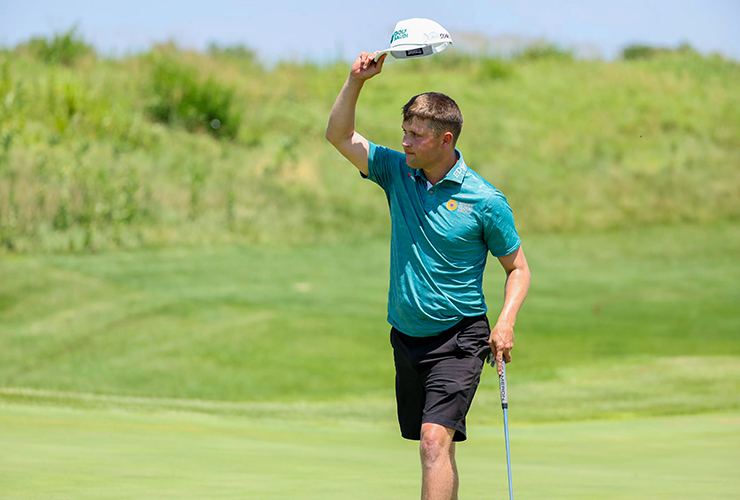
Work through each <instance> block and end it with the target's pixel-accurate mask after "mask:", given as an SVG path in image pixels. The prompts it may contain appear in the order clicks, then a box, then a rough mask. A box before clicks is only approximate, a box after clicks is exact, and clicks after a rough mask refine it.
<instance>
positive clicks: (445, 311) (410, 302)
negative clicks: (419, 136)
mask: <svg viewBox="0 0 740 500" xmlns="http://www.w3.org/2000/svg"><path fill="white" fill-rule="evenodd" d="M456 152H457V154H458V158H459V159H458V161H457V163H456V164H455V166H454V167H453V168H452V169H451V170H450V171H449V172H448V173H447V175H446V176H445V177H444V179H442V180H441V181H440V182H438V183H437V184H436V185H434V186H431V185H430V184H429V182H428V181H427V179H426V177H425V176H424V172H423V171H422V170H417V169H413V168H411V167H409V166H408V165H407V164H406V155H404V154H403V153H399V152H397V151H392V150H390V149H388V148H385V147H383V146H376V145H375V144H372V143H370V153H369V157H368V169H369V175H368V179H370V180H371V181H373V182H375V183H376V184H378V185H379V186H380V187H382V188H383V190H384V191H385V194H386V197H387V198H388V206H389V207H390V212H391V268H390V287H389V291H388V322H389V323H390V324H391V325H392V326H394V327H396V329H398V330H400V331H401V332H403V333H405V334H406V335H411V336H414V337H430V336H433V335H437V334H439V333H441V332H443V331H444V330H446V329H448V328H450V327H451V326H454V325H455V324H456V323H458V322H459V321H460V320H462V319H463V318H464V317H468V316H478V315H481V314H485V313H486V311H487V308H486V303H485V298H484V297H483V270H484V269H485V266H486V258H487V256H488V252H491V254H493V255H494V256H495V257H503V256H504V255H509V254H510V253H511V252H513V251H514V250H516V249H517V248H519V245H520V243H521V241H520V239H519V235H518V234H517V231H516V226H515V225H514V216H513V214H512V212H511V207H509V203H508V201H507V200H506V197H505V196H504V195H503V194H502V193H501V192H500V191H499V190H497V189H496V188H494V187H493V186H492V185H491V184H489V183H488V182H487V181H486V180H485V179H483V177H481V176H480V175H478V174H477V173H476V172H474V171H473V170H471V169H470V168H468V166H467V165H466V164H465V161H464V160H463V156H462V154H461V153H460V151H458V150H456Z"/></svg>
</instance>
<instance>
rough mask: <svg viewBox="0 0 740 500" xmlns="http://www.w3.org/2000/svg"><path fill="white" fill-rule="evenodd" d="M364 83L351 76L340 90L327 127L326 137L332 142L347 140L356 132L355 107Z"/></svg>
mask: <svg viewBox="0 0 740 500" xmlns="http://www.w3.org/2000/svg"><path fill="white" fill-rule="evenodd" d="M363 83H364V82H362V81H359V80H357V79H355V78H352V76H350V77H349V78H347V81H346V82H345V83H344V86H343V87H342V90H341V92H339V96H338V97H337V100H336V101H335V102H334V106H333V107H332V108H331V115H330V116H329V124H328V125H327V127H326V139H327V140H328V141H329V142H331V143H332V144H335V145H336V144H338V143H341V142H342V141H346V140H348V139H350V138H351V137H352V134H354V132H355V109H356V108H357V100H358V99H359V97H360V91H361V90H362V86H363Z"/></svg>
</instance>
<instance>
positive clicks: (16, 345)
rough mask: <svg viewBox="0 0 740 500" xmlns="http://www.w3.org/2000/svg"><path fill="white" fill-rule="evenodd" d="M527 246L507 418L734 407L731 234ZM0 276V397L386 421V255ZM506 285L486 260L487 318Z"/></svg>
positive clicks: (110, 262)
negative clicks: (266, 408) (182, 402)
mask: <svg viewBox="0 0 740 500" xmlns="http://www.w3.org/2000/svg"><path fill="white" fill-rule="evenodd" d="M524 236H525V238H524V241H525V247H524V248H525V250H526V252H527V255H528V258H529V261H530V265H531V267H532V270H533V276H534V279H533V285H532V290H531V292H530V298H529V299H528V301H527V303H526V305H525V308H524V310H523V311H522V313H521V315H520V320H519V322H518V323H517V329H516V331H517V345H516V348H515V362H514V363H513V364H512V365H511V366H510V373H511V379H512V380H511V385H512V393H513V394H519V395H520V397H522V398H523V399H522V401H521V402H520V411H519V413H518V417H516V418H521V419H523V420H528V421H538V420H559V419H580V418H604V417H614V416H620V415H621V416H625V415H648V416H649V415H661V414H681V413H685V412H695V411H717V410H729V409H737V408H738V406H740V400H739V399H738V398H737V397H736V396H737V394H740V391H739V390H738V389H739V388H740V371H739V370H738V359H739V357H740V343H738V341H737V332H738V331H740V315H738V314H737V307H736V305H737V303H738V300H739V299H740V297H738V289H737V286H736V283H737V282H738V280H740V275H738V267H737V265H736V262H737V256H738V249H739V248H740V228H739V227H738V226H737V225H731V224H730V225H727V224H725V225H718V226H714V227H696V226H689V227H662V228H651V229H639V230H635V231H632V232H620V233H600V234H580V235H571V236H570V237H567V238H564V237H556V236H533V237H527V236H526V235H524ZM0 272H2V274H3V275H4V276H5V277H6V279H4V280H3V281H2V283H0V305H1V306H2V307H1V308H0V311H2V312H1V313H0V314H1V316H0V317H1V318H2V321H0V385H1V386H4V387H8V388H24V389H36V390H52V391H62V392H72V393H92V394H101V395H113V396H132V397H155V398H184V399H199V400H209V401H210V400H217V401H232V402H266V401H267V402H273V403H286V402H292V401H295V400H300V401H317V402H322V401H323V402H332V401H337V400H338V401H339V402H342V401H345V402H352V401H357V400H362V401H368V402H373V405H371V407H377V408H378V410H377V412H374V411H369V413H370V414H373V413H377V414H380V415H387V414H388V412H389V411H390V412H392V407H391V405H390V402H391V401H392V392H391V391H392V379H393V372H392V362H391V358H390V348H389V345H388V326H387V324H386V322H385V304H386V294H387V272H388V248H387V241H369V242H366V243H364V244H359V243H358V244H356V245H354V246H345V245H331V244H326V245H304V246H301V247H240V246H214V247H210V248H180V249H163V250H156V251H136V252H115V253H107V254H102V255H65V256H33V257H31V256H14V257H9V258H6V259H4V260H3V261H2V262H0ZM502 282H503V276H502V271H501V270H500V269H499V268H498V266H497V264H496V262H495V261H493V262H491V263H490V265H489V269H488V271H487V275H486V278H485V288H484V289H485V292H486V295H487V297H488V303H489V306H490V308H491V310H492V311H493V312H492V316H493V317H494V318H495V315H496V312H495V311H496V308H497V305H498V304H500V302H501V300H502V298H501V292H502ZM566 382H567V383H566ZM661 394H662V395H665V396H661ZM638 395H639V396H640V397H639V398H638V397H637V396H638ZM668 395H670V396H668ZM733 395H734V396H733ZM2 397H6V396H2ZM7 397H10V396H7ZM13 397H15V396H13ZM24 397H25V396H24ZM496 397H497V392H496V384H495V380H493V379H491V380H484V382H483V384H482V386H481V398H480V400H481V401H489V402H495V399H496ZM512 397H513V398H514V397H515V396H512ZM636 400H638V401H639V404H635V401H636ZM543 405H544V406H546V407H547V408H549V410H548V411H546V412H543V411H542V408H543ZM340 411H341V408H340Z"/></svg>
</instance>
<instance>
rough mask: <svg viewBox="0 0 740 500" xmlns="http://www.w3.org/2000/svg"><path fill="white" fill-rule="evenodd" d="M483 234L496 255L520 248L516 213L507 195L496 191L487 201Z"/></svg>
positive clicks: (500, 255)
mask: <svg viewBox="0 0 740 500" xmlns="http://www.w3.org/2000/svg"><path fill="white" fill-rule="evenodd" d="M483 235H484V238H485V240H486V245H487V246H488V250H489V251H490V252H491V254H492V255H493V256H494V257H504V256H505V255H509V254H510V253H511V252H513V251H514V250H516V249H517V248H519V245H520V244H521V240H520V239H519V233H517V230H516V225H515V224H514V214H513V213H512V211H511V207H510V206H509V202H508V201H507V200H506V197H505V196H504V195H503V194H502V193H501V192H500V191H496V192H495V193H494V195H493V196H492V197H491V199H490V200H489V202H488V203H487V206H486V210H485V212H484V220H483Z"/></svg>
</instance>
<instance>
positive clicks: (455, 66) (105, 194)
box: [0, 34, 740, 252]
mask: <svg viewBox="0 0 740 500" xmlns="http://www.w3.org/2000/svg"><path fill="white" fill-rule="evenodd" d="M66 36H67V37H71V39H72V41H69V40H68V41H67V42H65V43H66V45H65V44H64V43H62V42H63V41H64V40H62V41H58V40H56V39H55V40H54V41H43V43H42V42H40V41H38V40H37V41H36V43H29V44H27V45H23V46H19V47H16V48H14V49H12V50H5V51H2V52H0V137H1V138H2V140H1V141H0V146H1V147H0V247H1V248H4V249H5V250H11V251H16V252H37V251H42V252H49V251H52V252H55V251H65V252H66V251H78V250H99V249H104V248H115V247H123V248H135V247H142V246H144V247H148V246H152V245H163V244H164V245H173V244H182V243H186V244H188V243H194V244H199V243H203V242H213V241H222V242H227V241H239V242H244V243H260V242H273V243H283V242H293V243H295V242H308V241H314V242H316V241H330V240H342V241H348V240H357V239H358V238H363V237H368V236H370V237H372V236H376V235H380V234H385V233H386V232H387V226H388V220H387V209H386V207H385V204H384V202H383V195H382V193H381V192H380V190H379V189H377V188H376V187H374V186H372V185H370V184H369V183H363V182H361V181H360V179H359V177H358V176H357V175H356V174H355V173H354V169H353V168H352V167H351V165H349V164H348V163H347V162H346V161H344V160H343V159H342V158H341V157H340V156H339V155H338V154H337V153H336V152H334V151H333V149H332V148H331V146H329V144H328V143H326V141H325V140H324V139H323V133H324V129H325V126H326V121H327V118H328V114H329V110H330V109H331V105H332V103H333V101H334V99H335V97H336V95H337V93H338V92H339V89H340V88H341V85H342V83H343V81H344V80H345V78H346V76H347V72H348V66H347V65H346V64H344V63H342V64H336V65H327V66H317V65H313V64H309V63H288V62H285V63H281V64H278V65H276V66H275V67H273V68H265V67H263V66H261V65H260V64H259V63H258V61H257V60H256V59H255V57H254V54H252V53H251V52H249V51H248V50H245V49H235V48H231V49H228V48H218V47H213V48H212V50H211V51H210V52H209V53H207V54H199V53H192V52H184V51H180V50H178V49H177V48H176V47H173V46H162V47H157V48H154V49H152V50H151V52H149V53H147V54H142V55H136V56H130V57H126V58H122V59H116V60H108V59H102V58H97V57H96V56H95V54H94V51H92V49H91V48H90V50H86V49H85V45H84V42H82V41H79V40H78V41H77V43H78V44H82V45H81V46H80V47H81V48H78V49H75V50H76V52H75V50H73V49H70V48H68V47H69V46H72V47H74V45H73V41H74V36H73V34H67V35H66ZM57 38H60V37H59V36H58V37H57ZM62 38H63V37H62ZM55 43H56V44H57V45H58V46H59V47H61V48H59V47H57V45H55ZM54 47H57V48H56V49H55V48H54ZM65 47H66V48H65ZM55 51H56V52H55ZM65 51H66V52H65ZM57 52H59V53H61V55H59V54H57ZM67 52H70V55H69V56H66V57H62V56H64V55H65V54H67ZM54 54H57V56H54ZM72 56H75V57H72ZM739 79H740V64H738V63H737V62H734V61H728V60H724V59H722V58H720V57H719V56H711V57H705V56H702V55H700V54H697V53H695V52H692V51H690V50H689V51H666V52H658V53H655V54H653V56H652V57H649V58H643V59H634V60H620V61H614V62H604V61H576V60H572V59H570V58H567V57H562V54H559V53H557V52H554V53H549V52H547V51H545V52H543V53H541V54H540V53H532V54H529V56H527V57H520V58H516V59H513V60H508V61H503V60H498V59H486V58H477V57H471V56H465V55H462V54H459V53H455V52H453V51H452V50H450V51H446V52H445V53H444V54H442V55H440V56H439V57H435V58H429V59H426V60H416V61H392V62H389V63H388V64H387V65H386V67H385V69H384V71H383V74H382V75H380V76H379V77H378V78H376V79H375V80H373V81H371V82H369V84H368V85H367V86H366V89H365V91H364V93H363V96H362V97H361V101H360V103H359V110H358V124H357V126H358V130H359V131H360V132H361V133H363V134H364V135H365V136H366V137H368V138H369V139H370V140H372V141H374V142H377V143H381V144H385V145H388V146H391V147H398V146H399V143H400V138H401V136H400V132H399V130H400V129H399V125H400V112H399V110H400V108H401V106H402V105H403V104H404V103H405V102H406V101H407V100H408V98H409V97H411V96H412V95H415V94H417V93H420V92H424V91H429V90H435V91H441V92H445V93H448V94H449V95H451V96H453V98H455V99H456V100H457V102H458V103H459V105H460V107H461V109H462V111H463V114H464V116H465V126H464V129H463V133H462V136H461V139H460V143H459V147H460V148H461V150H462V151H463V153H464V154H465V157H466V160H467V162H468V163H469V164H470V165H471V166H472V167H473V168H474V169H476V170H478V171H479V172H480V173H481V174H483V175H484V176H485V177H486V178H487V179H489V180H490V181H491V182H492V183H493V184H494V185H495V186H497V187H498V188H499V189H501V190H502V191H503V192H504V193H505V194H506V195H507V196H508V197H509V199H510V201H511V204H512V206H513V208H514V211H515V214H516V217H517V221H518V224H519V226H520V228H521V229H522V230H523V231H524V232H525V233H526V234H531V233H534V232H539V233H548V232H562V231H568V232H572V231H581V230H592V229H610V228H625V227H634V226H648V225H655V224H673V223H683V222H690V223H707V222H714V221H723V220H725V221H726V220H737V219H738V216H739V215H740V204H738V203H737V199H738V197H739V196H740V92H739V91H738V89H737V81H738V80H739Z"/></svg>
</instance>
